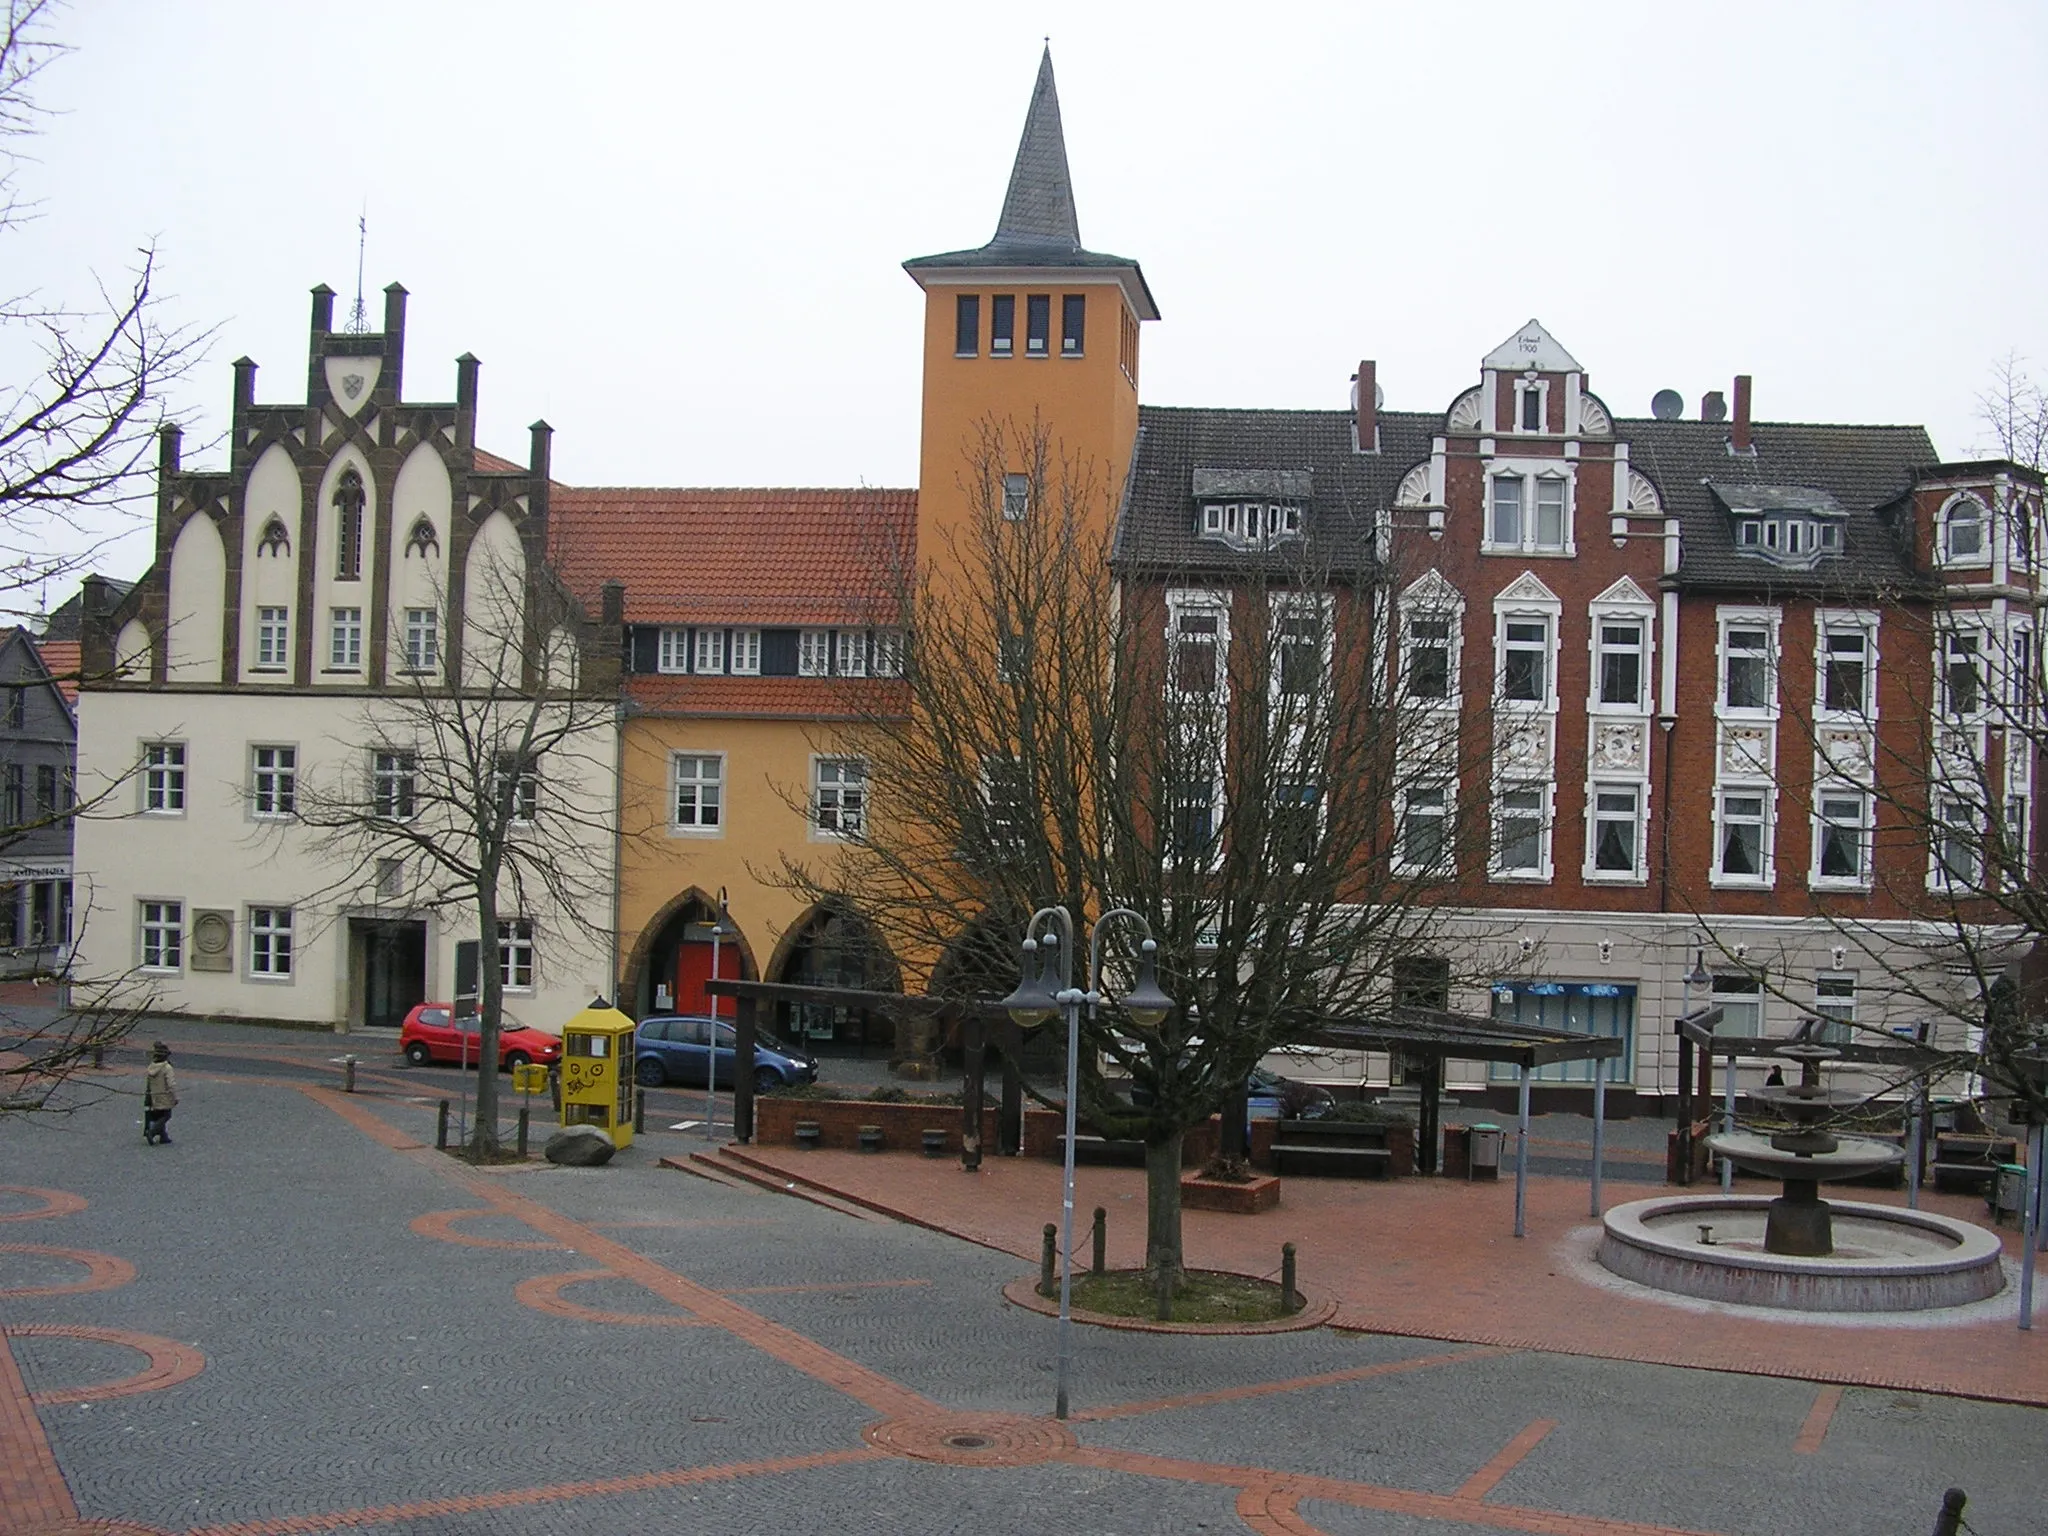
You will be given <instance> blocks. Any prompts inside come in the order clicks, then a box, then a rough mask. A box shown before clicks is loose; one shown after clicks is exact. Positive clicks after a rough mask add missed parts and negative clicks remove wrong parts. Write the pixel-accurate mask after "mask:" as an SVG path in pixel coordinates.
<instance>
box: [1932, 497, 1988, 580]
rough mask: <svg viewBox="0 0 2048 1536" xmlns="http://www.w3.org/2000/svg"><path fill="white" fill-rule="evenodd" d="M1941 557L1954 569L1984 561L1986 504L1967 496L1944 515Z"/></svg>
mask: <svg viewBox="0 0 2048 1536" xmlns="http://www.w3.org/2000/svg"><path fill="white" fill-rule="evenodd" d="M1941 553H1942V558H1943V559H1944V560H1946V561H1947V562H1948V563H1949V564H1951V565H1969V564H1974V563H1976V562H1977V561H1980V560H1982V559H1983V558H1984V557H1985V555H1986V553H1987V550H1986V549H1985V547H1984V504H1983V503H1982V502H1981V501H1978V500H1977V499H1976V498H1975V497H1972V496H1964V497H1962V498H1961V499H1960V500H1957V501H1955V502H1953V503H1951V504H1950V506H1949V507H1948V509H1947V510H1946V511H1945V512H1943V513H1942V514H1941Z"/></svg>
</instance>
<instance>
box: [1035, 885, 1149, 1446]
mask: <svg viewBox="0 0 2048 1536" xmlns="http://www.w3.org/2000/svg"><path fill="white" fill-rule="evenodd" d="M1116 919H1124V920H1128V921H1130V922H1134V923H1136V924H1137V925H1138V928H1139V930H1140V931H1141V932H1142V933H1143V934H1144V939H1143V940H1142V941H1141V942H1140V944H1139V946H1138V979H1137V983H1136V984H1135V985H1134V986H1133V987H1132V988H1131V989H1130V990H1129V991H1128V992H1126V993H1124V995H1123V997H1122V998H1121V999H1120V1000H1119V1001H1120V1004H1121V1006H1122V1008H1123V1010H1124V1012H1125V1013H1126V1014H1127V1015H1129V1017H1130V1019H1131V1020H1132V1022H1133V1023H1136V1024H1139V1025H1142V1026H1143V1027H1145V1028H1147V1029H1153V1028H1157V1027H1158V1026H1159V1025H1160V1024H1161V1023H1162V1022H1164V1020H1165V1018H1166V1016H1167V1014H1169V1013H1171V1012H1172V1011H1173V999H1172V998H1170V997H1168V996H1167V995H1166V993H1165V992H1164V991H1162V990H1161V989H1160V986H1159V965H1158V959H1157V954H1158V949H1159V946H1158V945H1157V944H1155V943H1153V942H1152V927H1151V925H1150V924H1149V923H1147V922H1146V921H1145V919H1144V917H1143V916H1141V915H1140V914H1139V913H1136V912H1133V911H1132V910H1131V909H1130V908H1129V907H1116V908H1113V909H1111V910H1110V911H1108V912H1105V913H1103V914H1102V916H1100V917H1098V918H1097V919H1096V920H1095V926H1094V928H1093V929H1092V930H1090V933H1089V943H1088V972H1087V976H1086V978H1085V979H1086V981H1087V987H1086V989H1085V990H1084V989H1083V988H1080V987H1077V986H1075V985H1074V916H1073V914H1072V913H1071V912H1069V911H1068V910H1067V909H1066V908H1065V907H1041V908H1039V909H1038V911H1036V912H1034V913H1032V914H1031V921H1030V922H1028V923H1026V924H1025V925H1024V949H1023V963H1022V968H1021V974H1020V975H1019V977H1018V980H1017V990H1016V991H1014V992H1012V993H1011V994H1010V995H1009V996H1008V997H1006V998H1004V999H1003V1007H1004V1008H1005V1009H1006V1010H1008V1012H1009V1015H1010V1017H1011V1018H1012V1019H1014V1020H1015V1021H1016V1022H1017V1025H1018V1027H1019V1028H1022V1029H1035V1028H1037V1027H1038V1026H1039V1025H1041V1024H1044V1023H1045V1022H1046V1021H1048V1020H1049V1019H1051V1018H1052V1017H1053V1015H1054V1014H1055V1013H1058V1014H1063V1015H1064V1016H1065V1018H1066V1022H1067V1139H1066V1151H1065V1153H1064V1155H1063V1157H1062V1158H1061V1165H1062V1177H1061V1184H1060V1201H1061V1204H1060V1220H1061V1228H1062V1233H1061V1238H1060V1346H1059V1373H1058V1376H1057V1379H1056V1386H1055V1393H1054V1398H1053V1417H1054V1418H1058V1419H1064V1418H1065V1417H1066V1416H1067V1380H1068V1377H1069V1375H1070V1374H1071V1372H1072V1368H1073V1358H1074V1308H1073V1298H1074V1132H1075V1118H1074V1111H1075V1104H1076V1102H1077V1101H1078V1099H1079V1098H1080V1092H1081V1010H1082V1008H1083V1007H1086V1008H1087V1010H1088V1015H1089V1017H1090V1018H1091V1019H1092V1018H1093V1017H1094V1016H1095V1010H1096V1009H1097V1008H1098V1007H1100V1006H1101V1004H1102V935H1103V932H1104V931H1105V930H1106V929H1107V928H1108V926H1109V924H1110V923H1111V921H1112V920H1116ZM1041 920H1043V921H1044V922H1045V923H1046V924H1048V925H1049V927H1050V929H1051V931H1050V932H1048V933H1047V934H1046V936H1045V938H1044V939H1043V940H1042V941H1040V940H1036V939H1034V938H1033V937H1032V934H1034V933H1035V932H1036V931H1037V930H1038V926H1039V923H1040V921H1041ZM1040 954H1043V956H1044V959H1043V961H1042V962H1041V963H1040V964H1039V967H1038V972H1037V974H1036V975H1035V976H1034V975H1033V974H1032V961H1033V960H1034V959H1037V958H1038V956H1039V955H1040Z"/></svg>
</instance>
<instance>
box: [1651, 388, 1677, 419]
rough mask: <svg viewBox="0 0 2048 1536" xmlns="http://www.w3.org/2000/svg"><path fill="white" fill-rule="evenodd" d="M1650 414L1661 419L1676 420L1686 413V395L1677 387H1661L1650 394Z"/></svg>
mask: <svg viewBox="0 0 2048 1536" xmlns="http://www.w3.org/2000/svg"><path fill="white" fill-rule="evenodd" d="M1650 414H1651V415H1652V416H1654V417H1656V418H1657V419H1658V420H1659V421H1676V420H1678V418H1679V417H1680V416H1682V415H1684V414H1685V396H1683V395H1681V394H1680V393H1679V392H1678V391H1677V390H1675V389H1660V390H1658V391H1657V393H1656V394H1654V395H1652V396H1650Z"/></svg>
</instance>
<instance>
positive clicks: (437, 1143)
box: [434, 1099, 448, 1152]
mask: <svg viewBox="0 0 2048 1536" xmlns="http://www.w3.org/2000/svg"><path fill="white" fill-rule="evenodd" d="M434 1150H435V1151H436V1152H446V1151H447V1150H448V1101H447V1100H446V1099H443V1100H442V1101H441V1113H440V1120H439V1123H438V1124H437V1125H435V1127H434Z"/></svg>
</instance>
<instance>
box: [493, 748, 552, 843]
mask: <svg viewBox="0 0 2048 1536" xmlns="http://www.w3.org/2000/svg"><path fill="white" fill-rule="evenodd" d="M518 756H519V754H518V753H517V752H500V753H498V754H497V756H496V757H495V758H494V759H493V760H492V768H491V804H492V805H493V806H495V805H496V804H497V803H498V796H500V795H501V794H503V793H504V792H505V780H506V778H507V777H508V775H507V773H506V769H507V768H508V767H511V766H512V764H513V762H514V760H515V759H516V758H517V757H518ZM539 817H540V764H539V762H538V761H532V760H529V761H528V762H527V764H526V766H525V767H523V768H520V769H518V771H517V780H516V783H515V785H514V788H513V791H512V815H511V818H510V820H509V822H508V825H511V826H515V827H530V826H532V825H533V824H534V822H535V821H536V820H538V819H539Z"/></svg>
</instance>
